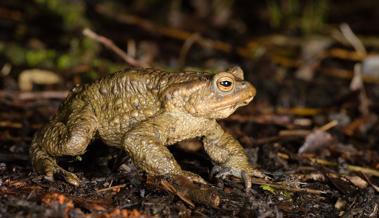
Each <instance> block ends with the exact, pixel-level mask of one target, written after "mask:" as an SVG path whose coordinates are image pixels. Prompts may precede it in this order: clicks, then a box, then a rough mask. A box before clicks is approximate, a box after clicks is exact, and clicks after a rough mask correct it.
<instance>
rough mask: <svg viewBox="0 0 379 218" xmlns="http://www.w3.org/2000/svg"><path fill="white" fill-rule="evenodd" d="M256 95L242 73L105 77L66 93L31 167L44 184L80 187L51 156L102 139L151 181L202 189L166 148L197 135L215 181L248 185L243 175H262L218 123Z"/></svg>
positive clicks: (37, 143)
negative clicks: (231, 179) (175, 179)
mask: <svg viewBox="0 0 379 218" xmlns="http://www.w3.org/2000/svg"><path fill="white" fill-rule="evenodd" d="M254 96H255V88H254V86H253V85H251V84H250V83H249V82H247V81H244V78H243V71H242V70H241V68H239V67H233V68H230V69H228V70H226V71H224V72H219V73H216V74H211V73H204V72H180V73H169V72H164V71H160V70H156V69H137V68H131V69H127V70H124V71H121V72H117V73H114V74H110V75H109V76H107V77H105V78H103V79H100V80H98V81H96V82H94V83H92V84H89V85H83V86H79V87H76V88H74V89H73V90H72V91H71V93H70V94H69V96H68V97H67V98H66V100H65V101H64V102H63V104H62V105H61V106H60V108H59V112H58V113H57V114H56V115H55V116H54V117H53V118H52V120H51V121H50V123H49V124H48V125H46V126H45V127H44V128H43V129H42V130H41V131H40V132H39V133H37V134H36V135H35V137H34V139H33V142H32V145H31V149H30V153H31V159H32V163H33V167H34V169H35V170H36V171H37V172H38V173H40V174H43V175H45V176H46V177H47V178H48V179H51V180H53V178H54V175H61V176H63V177H64V178H65V180H66V181H67V182H68V183H70V184H72V185H76V186H77V185H79V182H80V180H79V179H78V177H77V176H76V175H75V174H73V173H70V172H68V171H66V170H64V169H62V168H61V167H60V166H58V165H57V163H56V159H55V158H56V157H59V156H66V155H69V156H76V155H82V154H83V153H85V152H86V148H87V146H88V144H89V143H90V141H91V140H92V139H93V138H94V137H99V138H101V139H102V140H103V141H104V142H105V143H106V144H107V145H109V146H115V147H118V148H121V149H125V150H126V151H127V152H128V153H129V155H130V156H131V158H132V160H133V162H134V163H135V164H136V165H137V166H138V167H140V168H141V169H143V170H144V171H146V172H147V173H148V174H149V175H153V176H155V175H168V176H170V175H173V176H174V175H182V176H186V177H187V178H189V179H190V180H191V181H194V182H201V183H205V181H204V180H203V179H202V178H201V177H200V176H198V175H196V174H194V173H191V172H188V171H184V170H182V169H181V168H180V166H179V165H178V163H177V162H176V161H175V159H174V157H173V155H172V154H171V153H170V152H169V150H168V149H167V147H166V146H168V145H172V144H174V143H177V142H180V141H182V140H185V139H191V138H195V137H201V138H202V142H203V144H204V150H205V151H206V152H207V153H208V155H209V156H210V158H211V159H212V161H213V162H214V164H216V165H217V166H219V167H218V168H217V169H222V170H219V171H218V172H217V173H218V176H226V175H230V174H231V175H234V176H237V177H240V178H243V179H244V180H245V182H247V186H249V184H250V182H249V179H246V177H249V176H252V175H254V176H260V177H261V176H263V175H262V174H261V173H260V172H259V171H257V170H255V169H254V168H253V167H252V166H251V165H250V164H249V162H248V158H247V156H246V154H245V152H244V149H243V148H242V147H241V145H240V144H239V142H238V141H237V140H236V139H234V138H233V137H232V136H231V135H230V134H228V133H226V132H224V130H223V129H222V128H221V127H220V125H219V124H218V123H217V122H216V120H217V119H223V118H226V117H228V116H229V115H231V114H232V113H233V112H234V111H235V110H236V109H237V108H238V107H240V106H244V105H246V104H248V103H249V102H250V101H251V100H252V99H253V97H254ZM249 178H250V177H249Z"/></svg>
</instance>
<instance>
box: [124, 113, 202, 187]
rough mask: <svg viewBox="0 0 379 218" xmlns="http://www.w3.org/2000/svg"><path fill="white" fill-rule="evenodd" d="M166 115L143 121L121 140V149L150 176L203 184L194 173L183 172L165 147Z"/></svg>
mask: <svg viewBox="0 0 379 218" xmlns="http://www.w3.org/2000/svg"><path fill="white" fill-rule="evenodd" d="M167 120H170V118H169V117H166V115H160V116H157V117H155V118H154V119H151V120H148V121H145V122H143V123H141V124H139V125H138V126H136V127H135V128H133V129H132V130H130V131H129V132H127V133H126V134H125V136H124V138H123V147H124V148H125V150H126V151H127V152H128V153H129V155H130V156H131V158H132V160H133V162H134V164H136V165H137V166H138V167H139V168H141V169H142V170H144V171H145V172H147V173H148V174H149V175H152V176H163V175H166V176H177V175H180V176H185V177H187V178H188V179H190V180H191V181H193V182H197V183H204V184H206V182H205V180H204V179H203V178H201V177H200V176H198V175H196V174H195V173H192V172H189V171H184V170H182V169H181V167H180V166H179V164H178V163H177V162H176V160H175V158H174V156H173V155H172V154H171V153H170V151H169V150H168V149H167V147H166V146H165V143H166V142H167V138H168V136H167V129H166V128H167V125H166V124H167Z"/></svg>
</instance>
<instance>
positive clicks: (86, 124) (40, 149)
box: [30, 107, 97, 186]
mask: <svg viewBox="0 0 379 218" xmlns="http://www.w3.org/2000/svg"><path fill="white" fill-rule="evenodd" d="M96 126H97V121H96V118H95V116H94V115H93V113H92V111H91V110H90V108H89V107H82V108H79V109H78V108H76V109H75V112H72V113H71V114H69V116H68V121H67V122H65V123H63V122H59V121H56V120H53V121H51V122H50V124H49V125H47V126H46V127H45V128H43V129H42V130H41V132H40V133H38V134H37V135H36V136H35V137H34V139H33V142H32V145H31V148H30V156H31V160H32V164H33V168H34V169H35V171H36V172H37V173H39V174H42V175H45V176H46V178H47V179H49V180H53V178H54V175H60V176H62V177H63V178H64V179H65V180H66V181H67V182H68V183H70V184H72V185H75V186H78V185H79V183H80V180H79V179H78V177H77V176H76V175H75V174H73V173H70V172H68V171H66V170H64V169H63V168H61V167H60V166H58V164H57V163H56V160H55V157H59V156H65V155H68V156H75V155H81V154H83V153H84V152H85V150H86V148H87V146H88V144H89V142H90V141H91V139H92V137H93V136H94V134H95V132H96V129H97V128H96Z"/></svg>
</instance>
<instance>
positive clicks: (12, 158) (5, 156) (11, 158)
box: [0, 153, 29, 162]
mask: <svg viewBox="0 0 379 218" xmlns="http://www.w3.org/2000/svg"><path fill="white" fill-rule="evenodd" d="M27 160H29V156H28V155H26V154H14V153H0V161H1V162H16V161H27Z"/></svg>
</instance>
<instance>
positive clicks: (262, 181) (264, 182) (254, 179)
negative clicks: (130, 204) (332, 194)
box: [252, 178, 329, 195]
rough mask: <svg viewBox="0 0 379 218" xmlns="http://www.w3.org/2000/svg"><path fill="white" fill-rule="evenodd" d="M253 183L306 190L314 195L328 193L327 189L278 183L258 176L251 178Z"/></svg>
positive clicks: (298, 190)
mask: <svg viewBox="0 0 379 218" xmlns="http://www.w3.org/2000/svg"><path fill="white" fill-rule="evenodd" d="M252 183H253V184H256V185H269V186H271V187H273V188H277V189H283V190H287V191H291V192H306V193H310V194H316V195H321V194H328V193H329V191H322V190H317V189H310V188H298V187H294V186H289V185H288V184H285V183H286V182H285V183H283V182H278V183H273V182H268V181H267V180H264V179H260V178H253V180H252Z"/></svg>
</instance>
